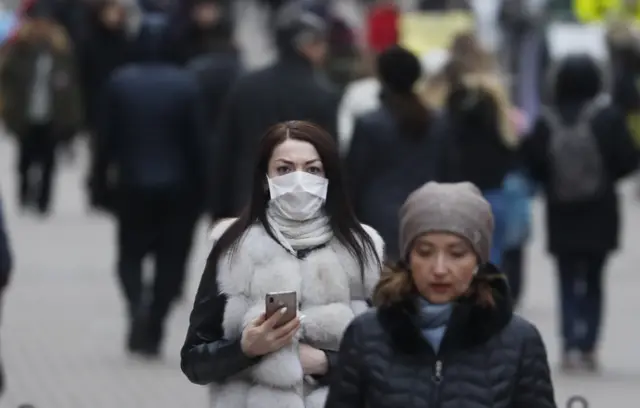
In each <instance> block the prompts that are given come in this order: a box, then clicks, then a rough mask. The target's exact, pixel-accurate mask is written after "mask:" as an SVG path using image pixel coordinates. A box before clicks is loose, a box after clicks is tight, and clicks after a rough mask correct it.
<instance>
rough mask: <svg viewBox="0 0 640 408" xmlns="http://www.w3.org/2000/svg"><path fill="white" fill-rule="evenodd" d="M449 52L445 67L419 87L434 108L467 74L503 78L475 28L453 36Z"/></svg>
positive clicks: (440, 103)
mask: <svg viewBox="0 0 640 408" xmlns="http://www.w3.org/2000/svg"><path fill="white" fill-rule="evenodd" d="M448 54H449V55H448V61H447V62H446V64H445V65H444V67H443V68H442V69H441V70H440V71H439V72H436V73H434V74H433V75H432V76H430V77H429V78H427V80H426V81H424V82H423V83H422V84H421V85H420V87H419V90H418V92H419V94H420V95H421V96H422V98H423V99H424V101H425V102H426V103H427V104H428V105H429V106H431V107H433V108H436V109H440V108H442V107H443V105H444V104H445V101H446V98H447V95H448V94H449V90H450V89H451V87H452V86H453V85H454V84H455V83H457V82H458V81H460V80H461V78H463V77H464V76H465V75H467V74H483V75H487V76H495V79H499V78H500V76H499V74H498V71H497V69H498V64H497V61H496V60H495V58H494V56H493V55H492V54H491V53H489V52H488V51H486V50H485V49H484V47H483V46H482V44H481V43H480V41H479V40H478V38H477V36H476V34H475V33H474V32H473V31H464V32H461V33H460V34H458V35H457V36H456V37H454V39H453V41H452V42H451V45H450V47H449V50H448Z"/></svg>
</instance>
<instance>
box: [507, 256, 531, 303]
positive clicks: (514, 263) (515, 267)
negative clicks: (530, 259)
mask: <svg viewBox="0 0 640 408" xmlns="http://www.w3.org/2000/svg"><path fill="white" fill-rule="evenodd" d="M524 263H525V250H524V248H523V247H517V248H512V249H508V250H506V251H504V253H503V255H502V270H503V271H504V274H505V275H506V277H507V280H508V281H509V289H510V290H511V297H512V298H513V303H514V304H515V305H518V303H519V302H520V298H521V297H522V290H523V286H524V282H523V281H524V273H525V271H524Z"/></svg>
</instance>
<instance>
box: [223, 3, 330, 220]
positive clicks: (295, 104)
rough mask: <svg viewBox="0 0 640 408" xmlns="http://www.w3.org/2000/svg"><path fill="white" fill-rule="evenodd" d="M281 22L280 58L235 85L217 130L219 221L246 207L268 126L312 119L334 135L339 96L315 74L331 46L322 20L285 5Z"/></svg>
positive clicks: (279, 20) (278, 29) (278, 39)
mask: <svg viewBox="0 0 640 408" xmlns="http://www.w3.org/2000/svg"><path fill="white" fill-rule="evenodd" d="M277 20H278V21H277V23H278V24H277V27H278V28H277V32H276V41H277V46H278V49H279V51H280V58H279V60H278V61H277V62H276V63H275V64H274V65H272V66H270V67H267V68H265V69H263V70H260V71H257V72H254V73H250V74H248V75H246V76H244V77H242V78H240V79H239V80H238V81H237V82H236V84H235V86H234V87H233V89H232V90H231V91H230V95H229V99H228V104H227V106H226V110H225V111H224V112H223V113H222V116H221V120H222V119H223V120H222V122H221V124H220V127H219V128H218V131H217V132H216V133H217V134H216V136H215V144H216V145H215V147H214V154H215V156H216V159H215V160H214V163H215V166H216V168H217V170H216V171H215V172H214V175H215V177H216V182H215V185H214V190H215V194H216V196H217V200H216V205H215V208H214V209H213V210H214V212H215V215H216V217H227V216H233V215H236V214H237V213H238V211H239V210H240V209H241V208H242V207H243V206H244V205H245V204H246V202H247V200H248V197H249V189H250V186H251V182H250V181H251V172H252V171H253V160H254V156H255V154H256V151H255V150H256V146H257V145H258V140H259V138H260V137H261V136H262V134H263V133H264V132H265V131H266V129H268V128H269V127H270V126H272V125H274V124H276V123H278V122H282V121H287V120H308V121H311V122H314V123H316V124H318V125H320V126H322V127H323V128H325V129H326V130H327V131H328V132H330V133H331V134H332V135H335V132H336V130H335V129H336V119H337V109H338V103H339V99H340V95H339V93H338V92H337V91H336V90H335V89H334V88H333V87H332V86H331V85H330V84H329V83H328V81H327V80H326V79H325V78H324V77H323V76H320V75H319V73H318V70H317V68H318V67H320V66H321V65H322V64H323V62H324V57H325V54H326V48H327V44H326V29H325V24H324V22H323V21H322V19H320V18H319V17H317V16H316V15H315V14H313V13H310V12H305V11H304V10H303V9H302V7H301V6H300V5H297V4H291V5H288V6H286V7H283V8H282V9H281V10H280V13H279V15H278V19H277Z"/></svg>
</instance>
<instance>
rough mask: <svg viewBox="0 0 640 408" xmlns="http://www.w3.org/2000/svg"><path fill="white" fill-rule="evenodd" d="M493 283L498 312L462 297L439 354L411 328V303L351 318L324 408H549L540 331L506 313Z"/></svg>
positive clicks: (501, 287) (500, 283)
mask: <svg viewBox="0 0 640 408" xmlns="http://www.w3.org/2000/svg"><path fill="white" fill-rule="evenodd" d="M494 282H495V283H494V287H495V293H496V294H497V295H498V297H497V304H496V307H495V308H491V309H489V308H485V307H480V306H478V305H477V299H475V298H466V299H463V300H461V301H460V303H459V304H458V305H457V306H456V308H455V309H454V311H453V314H452V317H451V320H450V323H449V327H448V329H447V332H446V334H445V336H444V339H443V341H442V344H441V347H440V352H439V353H438V355H436V354H435V353H434V351H433V348H432V347H431V346H430V345H429V343H428V342H427V341H426V340H425V339H424V337H423V336H422V334H421V333H420V330H419V329H418V328H417V326H415V325H414V323H413V322H414V321H415V319H413V318H412V315H413V314H414V313H416V309H415V307H414V306H413V303H412V302H407V303H403V304H396V305H393V306H389V307H384V308H379V309H378V310H377V311H370V312H368V313H366V314H364V315H361V316H360V317H358V318H356V320H354V321H353V323H351V325H350V326H349V328H348V329H347V331H346V333H345V335H344V337H343V342H342V345H341V346H340V354H339V364H338V366H337V367H336V369H335V371H334V376H333V378H332V383H331V388H330V391H329V397H328V399H327V404H326V405H325V408H363V407H367V408H425V407H428V408H555V407H556V404H555V400H554V392H553V386H552V384H551V378H550V373H549V366H548V362H547V355H546V350H545V346H544V344H543V342H542V339H541V337H540V334H539V333H538V330H537V329H536V328H535V327H534V326H533V325H532V324H531V323H529V322H527V321H526V320H524V319H522V318H521V317H518V316H514V315H512V309H511V306H510V302H509V301H507V299H508V296H506V294H507V287H506V283H505V282H504V280H502V279H500V280H497V281H494ZM500 294H502V295H505V296H500Z"/></svg>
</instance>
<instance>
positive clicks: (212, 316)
mask: <svg viewBox="0 0 640 408" xmlns="http://www.w3.org/2000/svg"><path fill="white" fill-rule="evenodd" d="M254 165H255V168H254V169H253V171H252V180H251V181H250V182H251V185H250V189H251V191H252V194H251V198H250V199H249V202H248V203H247V207H246V211H245V212H243V214H242V215H241V216H240V217H239V218H237V219H233V220H224V221H221V222H220V223H219V224H218V225H217V226H216V227H214V230H213V232H212V237H213V238H214V239H215V240H216V242H215V243H214V245H213V248H212V249H211V252H210V254H209V258H208V260H207V265H206V267H205V270H204V273H203V275H202V279H201V281H200V286H199V288H198V292H197V294H196V299H195V301H194V306H193V310H192V312H191V317H190V319H189V322H190V323H189V330H188V332H187V337H186V340H185V344H184V346H183V347H182V351H181V360H182V362H181V366H182V371H183V372H184V373H185V375H186V376H187V377H188V378H189V380H190V381H192V382H194V383H196V384H202V385H205V384H206V385H209V384H211V398H212V404H213V406H217V407H225V408H226V407H229V408H231V407H233V408H272V407H273V408H275V407H299V408H321V407H323V406H324V402H325V398H326V395H327V387H326V385H327V381H328V380H329V379H330V378H331V376H332V374H333V370H336V369H338V362H337V361H336V360H335V357H336V356H337V354H338V353H337V352H338V346H339V344H340V339H341V337H342V333H343V330H344V329H345V328H346V326H347V325H348V324H349V322H350V321H351V320H352V319H353V318H354V317H355V316H357V315H358V314H360V313H362V312H364V311H365V310H367V309H368V303H367V301H368V299H369V298H370V295H371V293H372V290H373V287H374V286H375V284H376V282H377V281H378V279H379V277H380V269H381V260H382V258H383V252H384V243H383V241H382V239H381V238H380V236H379V235H378V234H377V233H376V231H375V230H373V229H372V228H371V227H368V226H366V225H362V224H360V223H359V222H358V220H357V219H356V217H355V215H354V214H353V212H352V211H351V209H350V207H351V206H350V205H349V199H348V195H347V191H346V188H345V187H346V186H345V180H344V176H343V174H342V170H341V165H340V157H339V155H338V149H337V146H336V144H335V142H334V141H333V140H332V137H331V136H330V135H329V134H328V133H327V132H326V131H324V130H323V129H321V128H320V127H318V126H316V125H314V124H312V123H309V122H302V121H289V122H285V123H280V124H276V125H275V126H273V127H271V128H270V129H268V130H267V132H266V133H265V135H264V137H263V138H262V140H261V141H260V143H259V147H258V154H257V155H256V162H255V164H254ZM286 291H292V292H294V293H295V294H297V300H294V301H293V302H294V304H293V305H288V306H291V307H294V308H296V310H295V311H290V312H293V313H295V314H296V316H295V317H294V318H293V319H292V320H291V321H289V322H287V323H286V324H284V325H283V326H282V327H279V328H278V327H275V328H274V326H275V325H276V323H278V320H279V318H278V316H277V315H282V314H281V313H280V312H278V313H276V316H275V318H274V317H271V318H269V317H268V316H266V315H265V297H266V296H267V294H269V293H271V292H286ZM296 301H297V305H296V304H295V302H296ZM303 316H304V317H303ZM245 374H246V375H245Z"/></svg>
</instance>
